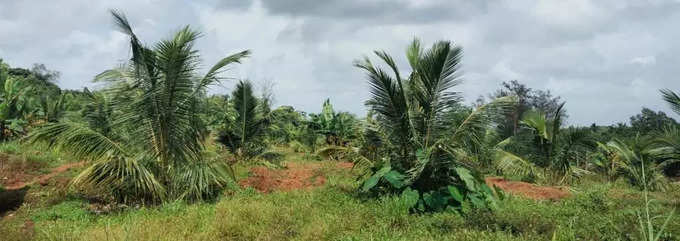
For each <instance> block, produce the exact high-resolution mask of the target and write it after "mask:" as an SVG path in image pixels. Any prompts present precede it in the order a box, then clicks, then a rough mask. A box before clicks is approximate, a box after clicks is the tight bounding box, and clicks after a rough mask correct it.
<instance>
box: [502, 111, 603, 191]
mask: <svg viewBox="0 0 680 241" xmlns="http://www.w3.org/2000/svg"><path fill="white" fill-rule="evenodd" d="M564 105H565V103H562V104H560V105H559V107H558V108H557V109H556V110H555V112H553V113H544V112H541V111H537V110H529V111H527V112H526V113H525V114H524V116H523V117H522V121H521V123H522V124H523V125H524V126H525V127H526V128H528V129H529V130H531V132H532V135H533V143H534V146H535V147H536V149H537V153H536V154H537V155H532V156H526V157H521V156H519V155H516V154H513V153H510V152H508V151H505V150H503V147H504V146H498V147H497V152H498V155H497V157H496V162H497V168H498V169H499V170H501V171H503V172H504V173H506V174H514V175H522V176H527V175H528V176H534V177H539V178H547V177H548V176H547V175H546V174H547V173H546V172H554V173H551V174H557V175H555V176H552V177H553V178H554V180H550V181H551V182H556V183H562V182H564V181H565V180H567V178H568V177H571V176H579V175H583V174H587V173H588V172H587V171H586V170H584V169H581V168H579V167H578V165H577V164H578V163H576V162H577V161H579V160H574V159H578V158H575V157H576V156H577V155H578V153H581V152H582V151H580V150H581V149H595V147H596V145H597V144H596V143H595V141H594V140H592V138H590V136H589V135H588V132H586V131H583V130H578V129H563V128H562V125H563V122H564V118H563V117H564V116H565V114H564ZM513 140H514V139H513V138H512V137H511V138H509V139H507V140H506V141H507V142H512V141H513ZM540 169H542V170H543V173H541V172H540Z"/></svg>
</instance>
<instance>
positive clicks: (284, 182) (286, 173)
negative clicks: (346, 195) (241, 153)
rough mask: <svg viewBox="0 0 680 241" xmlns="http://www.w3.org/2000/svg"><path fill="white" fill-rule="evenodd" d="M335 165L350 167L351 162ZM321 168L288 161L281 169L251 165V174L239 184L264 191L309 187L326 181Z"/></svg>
mask: <svg viewBox="0 0 680 241" xmlns="http://www.w3.org/2000/svg"><path fill="white" fill-rule="evenodd" d="M337 166H338V167H339V168H352V163H349V164H348V163H343V162H341V163H338V164H337ZM321 168H322V165H321V164H317V163H308V164H300V163H288V164H286V168H285V169H281V170H272V169H268V168H266V167H253V168H251V169H250V173H251V174H252V175H251V176H250V177H248V178H246V179H243V180H241V181H240V182H239V184H240V185H241V186H243V187H253V188H255V189H256V190H258V191H260V192H264V193H269V192H272V191H275V190H281V191H291V190H296V189H309V188H312V187H317V186H322V185H323V184H325V183H326V178H325V177H324V176H323V175H322V174H321V172H320V170H321Z"/></svg>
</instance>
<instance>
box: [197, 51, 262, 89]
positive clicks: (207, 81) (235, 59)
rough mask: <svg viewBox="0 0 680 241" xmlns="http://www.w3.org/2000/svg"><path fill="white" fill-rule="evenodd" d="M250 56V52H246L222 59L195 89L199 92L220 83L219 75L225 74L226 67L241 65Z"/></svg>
mask: <svg viewBox="0 0 680 241" xmlns="http://www.w3.org/2000/svg"><path fill="white" fill-rule="evenodd" d="M249 56H250V50H245V51H241V52H238V53H235V54H232V55H229V56H227V57H225V58H223V59H221V60H220V61H218V62H217V63H216V64H215V65H213V67H212V68H210V70H209V71H208V73H206V74H205V76H203V78H202V79H201V81H199V82H198V86H197V87H196V88H195V91H197V92H198V91H201V90H203V89H205V87H207V86H209V85H211V84H213V83H215V82H217V81H219V80H220V78H218V75H219V74H220V73H222V72H223V70H224V68H225V67H227V66H229V65H231V64H234V63H238V64H240V63H241V60H242V59H244V58H247V57H249Z"/></svg>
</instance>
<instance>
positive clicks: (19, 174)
mask: <svg viewBox="0 0 680 241" xmlns="http://www.w3.org/2000/svg"><path fill="white" fill-rule="evenodd" d="M45 166H46V164H45V163H42V162H30V161H21V160H17V159H16V158H13V157H10V156H8V155H3V154H0V184H2V185H3V186H4V187H5V188H9V187H18V188H14V189H20V188H21V187H22V186H23V185H24V184H25V183H26V182H29V181H31V180H33V178H35V177H36V176H39V175H40V170H42V169H43V168H45Z"/></svg>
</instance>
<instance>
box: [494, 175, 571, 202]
mask: <svg viewBox="0 0 680 241" xmlns="http://www.w3.org/2000/svg"><path fill="white" fill-rule="evenodd" d="M485 181H486V185H489V187H492V186H497V187H498V188H500V189H501V190H503V191H504V192H507V193H510V194H513V195H519V196H523V197H526V198H530V199H533V200H560V199H562V198H565V197H568V196H569V195H570V193H569V191H567V190H566V189H565V188H564V187H544V186H536V185H534V184H531V183H527V182H515V181H507V180H505V179H503V178H502V177H487V178H486V179H485Z"/></svg>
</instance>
